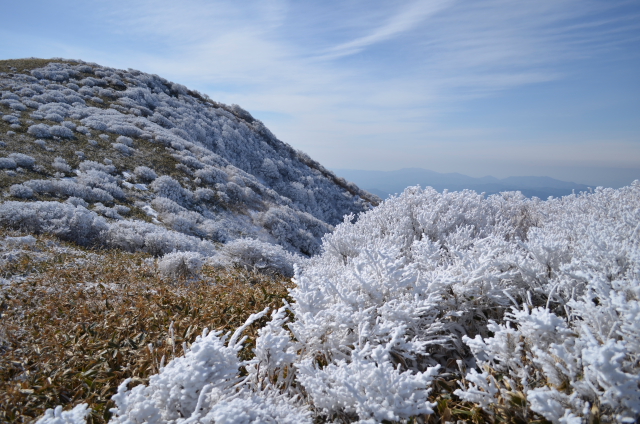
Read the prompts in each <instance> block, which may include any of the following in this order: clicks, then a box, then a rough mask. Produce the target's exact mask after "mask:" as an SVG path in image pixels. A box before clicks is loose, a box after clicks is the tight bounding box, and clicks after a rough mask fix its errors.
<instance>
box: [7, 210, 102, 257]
mask: <svg viewBox="0 0 640 424" xmlns="http://www.w3.org/2000/svg"><path fill="white" fill-rule="evenodd" d="M0 224H2V225H3V226H6V227H8V228H15V229H20V230H23V231H28V232H33V233H41V232H46V233H51V234H54V235H56V236H58V237H60V238H62V239H64V240H70V241H74V242H76V243H78V244H81V245H85V246H86V245H92V244H99V242H100V238H101V233H102V232H103V231H105V230H107V229H108V224H107V223H106V222H105V220H104V219H103V218H101V217H99V216H98V215H96V214H95V213H94V212H91V211H88V210H87V209H85V208H84V207H81V206H79V207H75V206H73V205H70V204H66V203H58V202H28V203H25V202H4V203H2V204H0Z"/></svg>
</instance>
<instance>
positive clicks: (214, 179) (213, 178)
mask: <svg viewBox="0 0 640 424" xmlns="http://www.w3.org/2000/svg"><path fill="white" fill-rule="evenodd" d="M195 176H196V177H197V178H200V179H201V180H202V181H204V182H205V183H207V184H219V183H220V184H224V183H226V182H227V179H228V175H227V174H226V173H225V172H224V171H223V170H221V169H219V168H216V167H213V166H205V167H204V168H203V169H198V170H197V171H196V172H195Z"/></svg>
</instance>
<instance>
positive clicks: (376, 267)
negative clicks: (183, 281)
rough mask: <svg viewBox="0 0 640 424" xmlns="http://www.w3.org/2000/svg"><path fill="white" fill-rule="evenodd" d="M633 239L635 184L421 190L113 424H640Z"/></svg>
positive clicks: (353, 232)
mask: <svg viewBox="0 0 640 424" xmlns="http://www.w3.org/2000/svg"><path fill="white" fill-rule="evenodd" d="M639 229H640V184H639V183H638V182H635V183H634V184H633V185H632V186H630V187H624V188H621V189H617V190H614V189H602V188H599V189H597V190H596V191H595V192H594V193H592V194H590V193H583V194H580V195H571V196H566V197H563V198H559V199H551V200H548V201H540V200H539V199H527V198H524V196H522V195H521V194H519V193H503V194H501V195H493V196H489V197H488V198H484V197H483V196H481V195H478V194H476V193H475V192H471V191H466V192H453V193H442V194H441V193H438V192H436V191H435V190H433V189H426V190H422V189H419V188H417V187H413V188H409V189H407V190H406V191H405V192H404V193H403V194H402V195H400V196H399V197H394V198H391V199H389V200H387V201H385V202H384V203H383V204H382V205H380V206H378V207H376V208H375V209H373V210H372V211H369V212H367V213H365V214H363V215H362V216H361V217H360V218H359V220H358V221H357V222H355V223H352V222H350V220H349V218H347V219H346V220H345V222H344V223H343V224H341V225H339V226H337V228H336V230H335V231H334V232H333V233H332V234H330V235H327V236H325V238H324V241H323V253H322V254H320V255H317V256H315V257H313V258H312V259H311V260H310V261H308V262H306V263H305V265H304V266H303V267H302V268H299V269H298V271H297V273H296V276H295V279H294V280H295V282H296V288H295V289H294V290H293V291H292V292H291V299H292V301H293V303H291V304H285V305H284V306H283V307H282V308H281V309H280V310H276V311H271V312H269V311H267V310H265V311H263V312H261V313H258V314H255V315H253V316H252V317H251V318H250V319H249V320H248V322H247V324H246V325H245V326H243V327H241V328H239V329H238V330H237V331H236V332H235V333H234V334H227V335H222V334H220V333H218V332H211V333H209V332H205V333H204V334H202V336H201V337H200V338H199V339H198V340H197V341H196V342H195V343H194V344H193V346H192V347H191V348H190V349H187V350H185V355H184V356H182V357H179V358H176V359H175V360H173V361H171V362H170V363H169V364H167V366H166V367H165V368H163V369H162V370H161V371H160V373H159V374H157V375H154V376H152V377H151V379H150V380H149V383H148V384H147V385H137V386H135V387H133V388H130V387H129V385H128V384H129V380H127V381H124V382H123V383H122V385H121V386H120V388H119V390H118V394H117V395H116V396H114V401H115V403H116V408H114V409H113V410H112V412H113V413H114V415H113V417H112V422H114V423H123V424H124V423H127V424H129V423H131V424H133V423H143V422H145V423H265V422H270V423H271V422H273V423H276V422H277V423H287V422H292V423H293V422H296V423H312V422H332V423H353V422H357V423H370V424H373V423H382V422H402V423H407V422H439V421H426V420H427V419H428V417H429V415H431V414H433V413H434V412H435V411H436V410H439V411H440V412H439V414H440V415H439V417H440V418H442V417H443V413H444V412H443V409H441V408H440V407H441V406H442V405H445V406H446V405H447V404H448V403H449V402H452V400H453V399H456V401H457V402H459V403H458V404H457V405H458V406H457V408H458V409H454V410H453V411H449V415H451V414H461V412H459V411H462V413H464V414H467V415H464V414H463V415H462V416H461V415H458V416H459V417H460V419H462V418H464V417H466V418H465V419H463V421H469V420H470V417H472V416H473V417H475V418H474V419H473V420H474V422H503V421H504V422H544V421H543V419H546V420H548V422H552V423H572V424H578V423H590V422H616V423H634V422H637V420H638V419H639V418H640V377H639V376H640V319H639V318H640V249H639V244H640V230H639ZM268 313H270V314H271V319H270V321H269V322H268V323H267V324H266V325H265V326H264V327H263V328H262V329H261V330H260V331H259V337H258V338H257V340H256V348H255V350H254V355H255V356H254V357H253V358H252V359H250V360H247V361H241V360H240V359H238V357H237V352H238V350H239V349H240V346H241V344H242V343H243V338H242V332H243V330H244V328H246V326H248V325H249V324H250V323H251V322H253V321H256V320H258V319H260V318H261V317H263V316H264V315H266V314H268ZM448 382H451V383H452V385H453V389H455V388H456V387H457V389H456V390H453V389H451V391H449V392H447V391H446V390H444V391H443V390H442V389H443V387H445V388H446V387H451V386H450V385H448ZM443 393H444V395H443ZM454 408H455V407H454ZM456 411H458V412H456ZM85 412H86V411H85V405H79V406H77V407H76V408H75V409H74V410H72V411H65V412H62V411H61V410H58V411H53V410H49V411H48V412H47V415H46V416H45V417H44V419H43V421H42V423H53V422H82V417H83V416H84V414H85ZM425 414H426V415H425ZM440 418H437V419H440ZM56 419H57V420H58V421H54V420H56ZM65 420H66V421H65Z"/></svg>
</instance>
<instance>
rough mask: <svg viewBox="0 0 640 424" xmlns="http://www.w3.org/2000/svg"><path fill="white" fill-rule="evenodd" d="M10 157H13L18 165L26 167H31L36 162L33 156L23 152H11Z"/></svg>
mask: <svg viewBox="0 0 640 424" xmlns="http://www.w3.org/2000/svg"><path fill="white" fill-rule="evenodd" d="M9 157H10V158H11V159H13V160H14V161H15V162H16V164H17V165H18V166H22V167H24V168H31V167H33V165H35V163H36V160H35V159H34V158H33V157H31V156H29V155H25V154H23V153H11V154H9Z"/></svg>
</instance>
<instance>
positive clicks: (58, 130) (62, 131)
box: [34, 125, 73, 138]
mask: <svg viewBox="0 0 640 424" xmlns="http://www.w3.org/2000/svg"><path fill="white" fill-rule="evenodd" d="M49 131H50V132H51V135H52V136H56V137H60V138H73V131H71V130H70V129H69V128H67V127H63V126H61V125H54V126H52V127H50V128H49ZM34 135H35V134H34ZM36 137H44V136H41V135H40V136H39V135H36Z"/></svg>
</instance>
